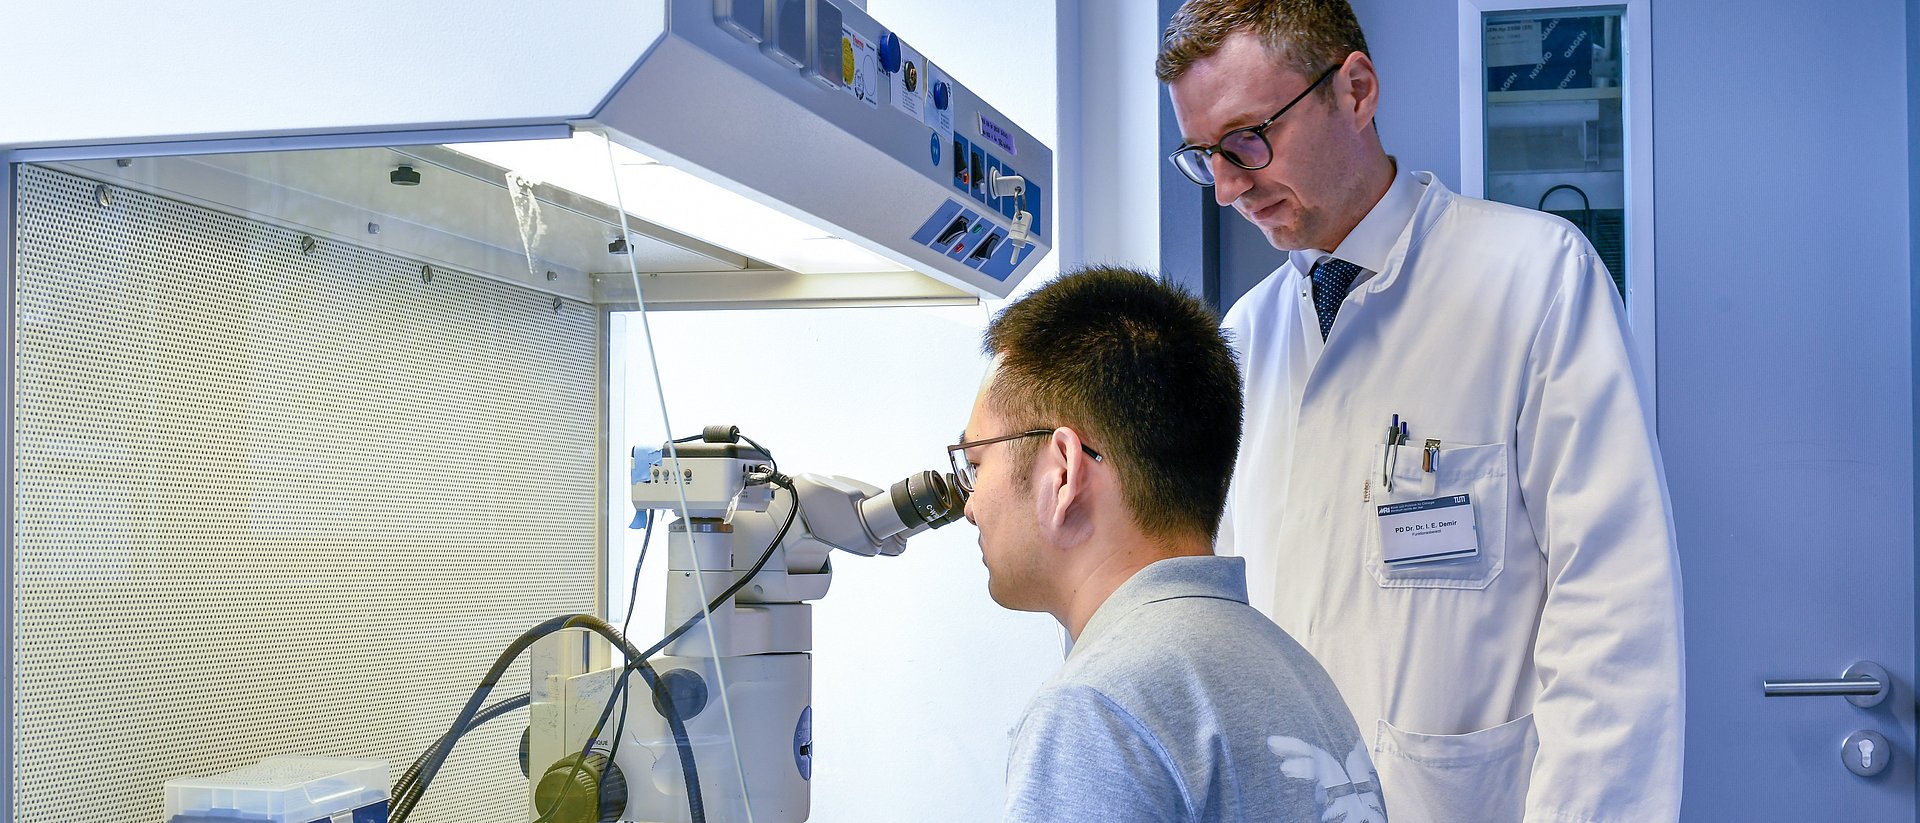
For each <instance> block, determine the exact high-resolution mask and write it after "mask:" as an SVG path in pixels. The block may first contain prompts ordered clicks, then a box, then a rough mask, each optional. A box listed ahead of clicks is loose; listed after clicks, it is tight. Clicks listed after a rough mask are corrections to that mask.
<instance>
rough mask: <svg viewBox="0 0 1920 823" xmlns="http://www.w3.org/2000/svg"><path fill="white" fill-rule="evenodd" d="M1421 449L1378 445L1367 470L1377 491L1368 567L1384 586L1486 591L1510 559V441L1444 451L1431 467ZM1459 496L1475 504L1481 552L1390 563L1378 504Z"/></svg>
mask: <svg viewBox="0 0 1920 823" xmlns="http://www.w3.org/2000/svg"><path fill="white" fill-rule="evenodd" d="M1389 448H1391V449H1392V450H1393V451H1392V452H1389V451H1388V449H1389ZM1422 451H1423V450H1422V449H1421V448H1420V447H1418V446H1391V447H1389V446H1385V445H1380V446H1376V447H1374V460H1373V465H1372V466H1371V467H1369V469H1368V471H1369V472H1370V473H1371V475H1372V480H1373V493H1372V494H1371V495H1370V500H1369V501H1368V502H1369V508H1368V514H1369V515H1370V516H1369V517H1368V518H1367V520H1368V524H1367V528H1366V541H1367V543H1366V545H1367V555H1366V564H1367V571H1368V572H1370V573H1372V574H1373V579H1374V581H1375V582H1377V583H1379V584H1380V585H1381V587H1383V588H1390V589H1391V588H1406V589H1484V588H1486V587H1487V586H1488V585H1489V584H1491V583H1492V582H1493V579H1494V578H1496V577H1499V576H1500V570H1501V569H1503V568H1505V567H1506V562H1507V444H1505V443H1494V444H1491V445H1486V446H1458V447H1455V448H1444V449H1441V450H1440V452H1439V454H1438V456H1437V457H1436V458H1435V459H1434V462H1433V471H1427V470H1426V468H1425V467H1424V466H1422V465H1421V459H1422V457H1423V455H1422ZM1383 475H1384V476H1388V477H1391V478H1392V479H1393V482H1392V484H1391V485H1392V488H1391V490H1389V489H1388V485H1389V484H1387V483H1385V482H1381V477H1382V476H1383ZM1458 494H1464V495H1467V496H1468V497H1469V499H1470V500H1471V502H1472V504H1473V518H1474V529H1475V533H1476V537H1477V538H1478V539H1477V541H1476V542H1477V544H1478V547H1479V551H1478V552H1477V553H1476V554H1474V556H1472V557H1464V558H1459V559H1456V560H1444V561H1440V562H1435V563H1414V564H1409V565H1401V566H1389V565H1387V562H1386V558H1385V554H1384V551H1383V549H1382V547H1381V539H1382V538H1381V533H1380V524H1379V521H1378V511H1379V509H1378V508H1377V507H1378V506H1382V505H1387V504H1390V503H1405V502H1410V501H1414V500H1430V499H1433V498H1437V497H1446V496H1451V495H1458Z"/></svg>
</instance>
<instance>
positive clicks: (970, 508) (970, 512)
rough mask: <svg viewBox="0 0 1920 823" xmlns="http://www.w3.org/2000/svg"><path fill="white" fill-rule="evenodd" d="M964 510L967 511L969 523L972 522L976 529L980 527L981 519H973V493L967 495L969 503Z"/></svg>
mask: <svg viewBox="0 0 1920 823" xmlns="http://www.w3.org/2000/svg"><path fill="white" fill-rule="evenodd" d="M962 511H964V512H966V515H967V522H968V523H972V524H973V527H974V528H976V529H977V528H980V521H978V520H975V519H973V497H972V496H971V495H969V496H968V497H967V505H966V507H965V508H964V509H962Z"/></svg>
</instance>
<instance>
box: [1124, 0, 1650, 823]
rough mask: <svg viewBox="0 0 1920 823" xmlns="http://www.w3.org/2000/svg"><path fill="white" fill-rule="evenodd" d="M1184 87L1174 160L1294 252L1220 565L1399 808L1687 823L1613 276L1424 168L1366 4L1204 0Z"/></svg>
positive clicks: (1642, 447) (1257, 316) (1257, 357)
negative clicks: (1315, 669) (1402, 147)
mask: <svg viewBox="0 0 1920 823" xmlns="http://www.w3.org/2000/svg"><path fill="white" fill-rule="evenodd" d="M1158 72H1159V76H1160V79H1161V80H1162V82H1166V83H1168V84H1169V87H1170V91H1171V94H1172V97H1173V105H1174V112H1175V114H1176V116H1177V118H1178V120H1179V123H1180V128H1181V133H1182V136H1183V140H1185V141H1186V142H1185V144H1184V145H1183V146H1182V147H1180V149H1179V150H1178V151H1176V152H1175V154H1174V156H1173V160H1174V162H1175V165H1177V166H1179V167H1180V168H1181V170H1182V171H1183V172H1185V173H1186V174H1187V175H1188V176H1189V177H1191V178H1193V179H1194V181H1195V182H1196V183H1200V184H1202V185H1211V186H1212V187H1213V189H1214V194H1215V198H1216V199H1217V200H1218V201H1219V202H1220V203H1221V204H1223V205H1224V204H1231V205H1232V206H1233V207H1234V208H1236V209H1237V210H1238V211H1239V212H1240V213H1241V215H1242V216H1244V217H1245V218H1246V219H1247V220H1248V221H1249V222H1251V223H1253V224H1254V225H1255V226H1257V227H1259V228H1260V230H1261V231H1262V232H1263V233H1264V234H1265V235H1266V237H1267V239H1268V240H1269V241H1270V242H1271V243H1272V244H1273V245H1274V246H1275V247H1276V248H1279V249H1283V250H1286V251H1288V252H1289V254H1288V259H1287V262H1286V263H1285V265H1283V266H1281V267H1280V269H1279V270H1277V271H1275V272H1274V273H1273V274H1271V275H1269V276H1268V277H1267V278H1266V279H1265V280H1264V281H1262V282H1261V283H1260V284H1259V285H1257V286H1255V287H1254V288H1253V290H1252V291H1250V292H1248V293H1247V295H1246V296H1245V297H1243V298H1241V299H1240V301H1239V302H1238V303H1237V304H1235V305H1234V307H1233V309H1232V310H1231V311H1230V312H1229V313H1228V315H1227V318H1226V323H1225V325H1226V326H1227V327H1228V328H1229V330H1230V332H1231V333H1232V334H1233V335H1234V339H1235V344H1234V345H1235V347H1236V349H1237V353H1238V354H1239V356H1240V361H1241V365H1242V368H1243V369H1244V370H1245V377H1246V380H1245V388H1246V393H1247V406H1246V432H1245V436H1244V439H1243V440H1242V444H1241V451H1240V457H1239V460H1238V464H1237V465H1238V468H1237V469H1236V474H1235V479H1234V487H1233V491H1232V494H1231V497H1230V500H1229V509H1228V512H1227V515H1226V518H1225V521H1224V522H1223V524H1222V527H1221V536H1220V546H1219V549H1220V551H1221V553H1223V554H1239V555H1241V556H1243V557H1245V558H1246V560H1247V575H1248V583H1249V586H1250V588H1251V590H1252V591H1251V602H1252V603H1253V604H1254V605H1255V606H1257V607H1259V608H1260V609H1261V610H1263V611H1265V612H1267V613H1268V614H1269V615H1270V616H1271V617H1273V619H1274V621H1275V622H1277V623H1279V624H1280V626H1281V627H1282V628H1283V629H1285V630H1286V631H1287V632H1288V633H1290V634H1292V635H1293V636H1294V637H1295V638H1298V639H1299V640H1300V642H1301V643H1302V644H1303V645H1304V646H1305V647H1306V648H1307V649H1308V650H1309V651H1311V652H1313V654H1314V655H1315V656H1316V657H1317V658H1319V660H1320V661H1321V663H1322V664H1323V665H1325V667H1326V668H1327V670H1328V672H1329V673H1330V674H1331V675H1332V676H1333V679H1334V682H1335V683H1336V684H1337V685H1338V686H1339V688H1340V690H1341V692H1342V694H1343V695H1344V696H1345V697H1346V699H1347V702H1348V705H1349V706H1350V707H1351V708H1352V709H1353V713H1354V716H1355V717H1356V718H1358V719H1359V721H1360V723H1361V725H1362V726H1363V728H1366V730H1367V732H1368V733H1369V734H1370V735H1371V736H1372V737H1373V738H1374V745H1373V748H1374V751H1373V757H1374V762H1375V763H1376V765H1377V766H1378V768H1379V773H1380V777H1381V781H1382V788H1383V789H1384V790H1385V793H1386V796H1387V797H1388V798H1390V799H1391V800H1390V802H1391V803H1392V805H1393V813H1394V817H1395V819H1396V820H1400V821H1403V823H1404V821H1408V820H1443V821H1470V822H1471V823H1492V822H1495V821H1517V820H1526V821H1616V820H1617V821H1634V823H1644V822H1645V821H1659V820H1674V819H1676V818H1677V817H1678V815H1679V807H1680V769H1681V737H1682V730H1683V725H1684V703H1683V684H1682V671H1683V666H1682V641H1681V627H1680V572H1679V564H1678V559H1677V556H1676V554H1675V551H1674V539H1673V526H1672V518H1671V514H1670V507H1669V503H1668V499H1667V492H1666V483H1665V480H1664V478H1663V476H1662V469H1661V464H1660V453H1659V449H1658V447H1657V445H1656V443H1655V442H1654V431H1653V425H1652V421H1651V419H1650V415H1649V414H1648V412H1647V408H1646V403H1645V398H1643V397H1641V395H1640V392H1639V390H1638V388H1637V383H1636V382H1635V380H1634V375H1633V363H1632V358H1631V356H1630V354H1629V348H1628V345H1627V342H1628V333H1627V325H1626V320H1625V317H1624V313H1623V310H1622V307H1621V303H1620V300H1619V297H1618V295H1617V294H1616V293H1615V290H1614V286H1613V283H1612V281H1611V279H1610V278H1609V276H1608V274H1607V271H1606V269H1605V266H1604V265H1603V264H1602V263H1601V262H1600V260H1599V259H1598V258H1597V257H1596V256H1595V254H1594V251H1593V249H1592V248H1591V246H1589V245H1588V243H1587V242H1586V240H1585V239H1584V238H1583V237H1582V236H1581V235H1580V233H1579V232H1578V231H1576V230H1575V229H1574V228H1573V227H1572V226H1570V225H1569V224H1567V223H1566V222H1565V221H1563V220H1560V219H1558V218H1556V217H1552V216H1549V215H1545V214H1542V213H1539V212H1533V211H1528V210H1524V209H1519V208H1515V207H1512V206H1506V205H1502V204H1498V203H1491V202H1487V201H1483V200H1476V199H1472V198H1467V197H1461V196H1458V195H1455V194H1453V193H1452V192H1449V191H1447V190H1446V188H1445V187H1444V186H1443V185H1442V184H1441V183H1440V182H1439V181H1438V180H1437V179H1435V178H1434V177H1433V175H1431V174H1428V173H1419V172H1409V171H1405V170H1401V169H1399V168H1398V167H1397V164H1396V163H1395V161H1394V160H1393V158H1391V157H1390V156H1388V155H1387V154H1386V153H1385V151H1384V150H1383V149H1382V146H1381V143H1380V138H1379V135H1378V133H1377V132H1376V130H1375V129H1374V126H1373V119H1374V112H1375V110H1376V108H1377V107H1378V105H1379V100H1380V86H1379V80H1378V78H1377V76H1376V75H1375V73H1374V69H1373V64H1372V62H1371V60H1370V59H1369V58H1368V56H1367V51H1366V42H1365V37H1364V35H1363V34H1362V33H1361V31H1360V26H1359V23H1358V22H1357V21H1356V20H1355V19H1354V16H1353V12H1352V10H1351V9H1350V8H1349V7H1348V5H1347V4H1346V3H1345V2H1344V0H1188V2H1187V3H1186V4H1185V5H1184V6H1182V8H1181V9H1180V11H1179V12H1177V13H1176V14H1175V16H1174V18H1173V20H1172V21H1171V22H1170V23H1169V24H1168V28H1167V33H1166V36H1165V38H1164V40H1163V42H1162V47H1161V52H1160V56H1159V61H1158Z"/></svg>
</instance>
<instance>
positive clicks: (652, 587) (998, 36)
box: [612, 0, 1076, 823]
mask: <svg viewBox="0 0 1920 823" xmlns="http://www.w3.org/2000/svg"><path fill="white" fill-rule="evenodd" d="M868 11H869V12H870V13H871V14H873V16H874V17H875V18H876V19H878V20H880V21H881V22H882V23H883V24H884V25H886V26H888V27H890V28H891V29H893V30H894V31H896V32H898V33H899V34H900V35H901V37H902V38H903V39H905V40H906V42H908V43H909V44H911V45H913V46H914V47H915V48H916V49H918V50H920V51H921V52H923V53H924V54H926V55H927V56H928V57H929V58H930V59H932V60H933V61H934V62H935V64H936V65H939V66H940V67H941V68H942V69H944V70H946V71H948V72H949V73H951V74H952V75H953V76H954V77H955V78H956V79H958V80H959V81H960V82H962V83H965V84H967V85H968V86H969V87H970V88H972V89H974V90H975V91H976V92H978V93H979V94H980V95H981V96H982V97H983V98H985V99H986V100H988V101H989V102H991V103H992V104H993V105H994V106H995V107H996V108H998V109H999V110H1000V111H1002V112H1003V113H1005V114H1006V115H1007V116H1009V117H1011V118H1013V119H1014V120H1015V122H1017V123H1019V124H1020V125H1021V126H1022V127H1023V128H1025V129H1027V130H1028V131H1029V132H1030V133H1032V134H1033V135H1034V136H1035V137H1037V138H1039V139H1040V140H1042V141H1045V142H1047V143H1048V144H1050V145H1055V146H1058V142H1059V140H1058V138H1059V134H1060V132H1059V128H1058V106H1059V98H1058V95H1057V92H1056V89H1057V87H1058V75H1057V71H1056V66H1055V63H1054V60H1053V54H1054V49H1055V36H1054V32H1055V23H1054V20H1055V9H1054V4H1053V3H1051V2H1031V1H1030V0H1027V1H1024V2H1023V1H1021V0H986V1H985V2H975V3H971V4H969V5H968V6H967V14H968V20H969V21H982V20H988V21H995V22H994V23H993V24H992V25H990V26H981V25H974V24H971V23H970V24H969V25H964V26H956V25H954V21H953V13H954V10H953V9H952V8H950V7H947V6H945V5H940V4H930V3H925V2H921V1H920V0H870V2H869V4H868ZM983 34H990V35H991V41H989V40H987V39H985V38H984V37H983ZM1058 154H1059V151H1058V150H1057V149H1056V156H1058ZM1075 209H1076V204H1075V203H1074V199H1073V198H1072V197H1071V196H1070V195H1063V196H1061V198H1060V199H1059V200H1057V201H1056V203H1055V204H1054V206H1053V210H1054V213H1055V214H1056V215H1063V216H1067V215H1071V214H1073V213H1074V212H1075ZM1069 219H1070V218H1069ZM1059 225H1060V226H1061V228H1060V233H1061V234H1065V233H1066V232H1067V230H1068V229H1067V227H1066V225H1065V224H1059ZM1058 261H1059V257H1058V256H1057V255H1056V256H1055V257H1054V258H1053V259H1050V260H1047V261H1043V262H1042V263H1041V266H1040V268H1039V269H1037V270H1036V271H1035V272H1034V274H1033V275H1032V276H1030V278H1029V280H1028V283H1029V284H1037V283H1040V282H1043V281H1045V280H1046V279H1049V278H1051V277H1052V276H1053V275H1054V273H1055V272H1057V270H1058V268H1057V264H1058ZM992 309H993V307H992V306H984V307H966V308H903V309H829V310H810V311H808V310H802V311H757V312H754V311H747V312H661V313H655V314H653V315H651V317H650V318H649V320H650V322H651V325H652V327H653V340H654V343H655V345H656V347H657V348H656V349H655V353H657V355H658V356H659V360H660V378H661V382H662V384H663V385H664V389H665V393H666V398H667V403H666V405H667V409H668V415H669V416H670V418H671V424H672V431H673V432H674V433H676V434H682V435H684V434H688V433H693V432H697V431H698V430H699V429H700V427H702V426H704V425H707V424H711V423H730V424H734V425H738V426H740V427H741V428H742V429H743V430H744V431H746V432H747V433H748V434H749V435H751V436H752V437H753V438H754V439H756V440H758V441H760V442H761V443H762V444H764V445H766V446H767V447H768V448H770V449H772V450H774V452H775V453H776V454H777V455H778V456H779V458H780V465H781V469H782V470H783V471H786V472H789V473H797V472H815V473H820V474H844V475H847V476H851V477H855V478H858V479H861V480H865V481H867V482H869V483H873V484H875V485H880V486H886V485H890V484H892V483H893V482H894V481H896V480H899V479H900V478H902V477H905V476H906V475H907V474H908V473H910V472H914V471H919V470H922V469H940V470H942V471H944V470H945V469H946V467H947V463H946V455H945V453H944V451H943V447H945V446H946V445H947V444H949V443H952V442H954V439H955V437H956V435H958V433H959V432H960V429H961V427H962V426H964V425H965V423H966V418H967V413H968V409H969V408H970V407H971V405H972V402H973V396H974V392H975V389H976V388H977V386H978V383H979V379H980V375H981V373H982V371H983V370H984V369H985V366H986V363H985V361H984V359H983V358H982V357H981V356H980V354H979V349H980V333H981V331H982V329H983V328H984V327H985V325H986V323H987V321H988V319H989V318H990V316H991V311H992ZM638 321H639V318H638V316H637V315H635V316H627V317H616V322H615V326H614V332H615V334H614V337H613V340H612V342H613V345H615V346H616V349H615V351H616V352H617V354H616V373H615V374H614V376H613V379H614V383H615V386H616V387H617V388H616V390H617V391H618V392H619V394H618V396H619V397H620V398H622V399H623V401H624V403H625V405H626V408H627V412H628V414H627V417H626V429H627V433H628V435H627V444H647V445H649V446H657V445H658V443H659V442H660V440H661V439H662V438H663V437H664V435H665V433H666V431H667V428H666V427H665V426H664V425H662V423H661V421H660V414H659V411H658V409H659V396H658V395H657V394H656V392H655V389H654V387H653V383H652V380H653V375H652V373H651V372H650V371H649V369H648V366H647V359H646V358H647V349H646V343H645V341H644V340H643V339H641V338H640V337H639V335H638V334H637V330H638V327H639V322H638ZM630 330H631V331H632V332H636V333H629V331H630ZM977 539H978V532H977V531H975V530H974V528H973V527H972V526H971V525H970V524H967V523H965V522H964V521H963V522H961V523H957V524H954V525H951V526H948V527H946V528H943V529H940V530H938V531H935V532H930V533H927V534H923V535H920V536H919V537H916V538H914V539H913V540H912V541H911V542H910V543H909V544H908V549H907V552H906V554H904V555H902V556H900V557H893V558H887V557H876V558H862V557H854V556H851V555H845V556H840V557H836V558H834V582H833V589H832V591H831V592H830V593H829V594H828V596H827V597H826V598H825V599H823V600H821V601H820V602H819V603H818V604H816V605H815V607H814V684H813V689H814V692H813V695H814V700H813V705H814V717H813V723H814V727H813V728H814V741H815V760H814V778H813V815H812V819H814V820H825V821H834V823H842V821H850V822H852V823H860V822H861V821H874V822H875V823H881V822H882V821H885V823H896V822H897V821H901V820H997V819H999V817H1000V810H1001V804H1002V801H1003V787H1004V775H1005V770H1006V753H1007V744H1008V734H1009V733H1010V732H1011V730H1012V728H1013V725H1014V723H1015V722H1016V721H1017V720H1018V718H1019V716H1020V713H1021V711H1022V709H1023V708H1024V707H1025V705H1026V702H1027V699H1028V698H1029V697H1031V696H1032V694H1033V693H1034V691H1035V690H1036V689H1038V687H1039V686H1040V684H1041V683H1042V682H1043V681H1044V680H1045V679H1046V678H1047V677H1048V676H1049V675H1051V674H1052V673H1053V671H1054V670H1055V669H1056V668H1057V667H1058V666H1059V664H1060V660H1061V632H1060V630H1059V626H1058V624H1057V623H1055V622H1054V620H1053V618H1051V617H1049V616H1046V615H1035V614H1022V613H1015V612H1009V611H1006V610H1005V609H1002V608H1000V607H999V606H997V605H995V604H994V603H993V601H992V600H991V599H989V598H988V597H987V589H986V570H985V568H984V567H983V566H982V565H981V563H980V552H979V548H978V544H977ZM656 541H657V542H656V545H655V547H654V550H655V552H656V554H653V555H650V556H649V558H648V561H647V563H648V565H649V567H650V568H649V570H648V571H647V572H646V573H645V574H643V575H642V581H641V589H640V591H641V594H640V597H639V601H640V607H639V609H640V611H639V613H638V615H637V616H636V617H635V618H634V624H635V625H636V626H644V627H647V629H648V630H652V629H654V628H655V627H657V626H659V625H660V622H661V612H660V608H661V606H660V597H661V592H662V591H663V586H664V582H663V579H662V577H661V575H662V574H663V571H664V569H665V564H664V562H662V561H661V560H660V559H658V558H660V557H661V555H659V554H658V553H657V552H659V551H660V549H661V548H662V547H663V546H664V541H662V540H660V538H659V537H658V536H656ZM637 543H638V541H637V540H630V541H629V544H630V546H631V545H633V544H637ZM635 551H637V549H635ZM633 560H634V556H633V554H632V553H629V554H628V555H627V558H626V564H627V566H628V568H629V569H630V568H631V565H632V562H633ZM622 596H624V592H623V593H622ZM615 602H616V603H617V602H618V598H616V601H615ZM641 633H643V632H641V631H639V630H636V634H641Z"/></svg>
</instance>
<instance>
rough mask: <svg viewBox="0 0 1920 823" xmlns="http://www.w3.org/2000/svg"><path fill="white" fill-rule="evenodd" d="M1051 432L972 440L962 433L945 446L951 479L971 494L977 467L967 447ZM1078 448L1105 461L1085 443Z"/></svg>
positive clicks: (1038, 430)
mask: <svg viewBox="0 0 1920 823" xmlns="http://www.w3.org/2000/svg"><path fill="white" fill-rule="evenodd" d="M1053 432H1054V430H1053V429H1032V430H1029V431H1023V432H1016V433H1014V434H1008V435H1002V436H1000V437H989V438H987V439H985V440H974V441H972V442H968V441H967V438H966V435H965V434H964V433H962V434H961V436H960V442H958V443H955V444H953V445H951V446H948V447H947V462H949V463H952V464H953V481H954V482H955V483H956V484H958V485H959V486H960V491H962V492H964V493H966V494H973V477H974V471H975V470H976V469H977V468H978V467H977V466H975V465H974V464H973V462H972V461H970V460H968V459H967V450H968V449H971V448H974V447H976V446H985V445H988V444H992V443H1003V442H1006V441H1008V440H1019V439H1020V438H1022V437H1038V436H1040V435H1043V434H1046V435H1051V434H1053ZM1080 450H1081V451H1083V452H1086V453H1087V456H1088V457H1091V458H1093V459H1094V461H1095V462H1101V463H1104V462H1106V458H1104V457H1101V456H1100V453H1099V452H1097V451H1094V450H1093V449H1092V448H1091V447H1089V446H1088V445H1087V444H1085V443H1081V444H1080Z"/></svg>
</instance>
